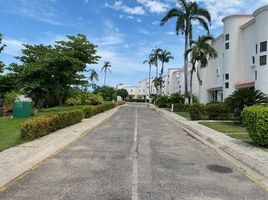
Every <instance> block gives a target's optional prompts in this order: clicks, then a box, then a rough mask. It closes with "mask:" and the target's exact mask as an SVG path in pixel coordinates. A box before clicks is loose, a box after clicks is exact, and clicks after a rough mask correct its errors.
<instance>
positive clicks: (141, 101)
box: [126, 99, 147, 103]
mask: <svg viewBox="0 0 268 200" xmlns="http://www.w3.org/2000/svg"><path fill="white" fill-rule="evenodd" d="M126 101H127V102H137V103H146V101H147V100H146V99H128V100H126Z"/></svg>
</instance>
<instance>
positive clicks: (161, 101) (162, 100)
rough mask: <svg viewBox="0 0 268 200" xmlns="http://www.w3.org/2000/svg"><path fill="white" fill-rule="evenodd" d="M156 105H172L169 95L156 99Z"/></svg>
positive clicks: (161, 106)
mask: <svg viewBox="0 0 268 200" xmlns="http://www.w3.org/2000/svg"><path fill="white" fill-rule="evenodd" d="M155 105H156V106H158V107H159V108H167V107H169V105H170V100H169V99H168V96H160V97H158V98H157V99H156V101H155Z"/></svg>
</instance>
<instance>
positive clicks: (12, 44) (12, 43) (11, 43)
mask: <svg viewBox="0 0 268 200" xmlns="http://www.w3.org/2000/svg"><path fill="white" fill-rule="evenodd" d="M3 44H5V45H7V47H6V48H5V49H4V51H3V53H5V54H8V55H11V56H17V55H19V54H20V51H21V50H22V49H23V45H22V44H23V42H22V41H20V40H17V39H13V38H6V39H3Z"/></svg>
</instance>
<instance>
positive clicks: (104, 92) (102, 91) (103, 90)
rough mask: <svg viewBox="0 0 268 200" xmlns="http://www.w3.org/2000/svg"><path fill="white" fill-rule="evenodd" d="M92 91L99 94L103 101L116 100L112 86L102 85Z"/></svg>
mask: <svg viewBox="0 0 268 200" xmlns="http://www.w3.org/2000/svg"><path fill="white" fill-rule="evenodd" d="M94 93H95V94H99V95H101V96H102V98H103V99H104V100H105V101H112V100H116V90H115V89H114V88H113V87H109V86H105V85H104V86H102V87H97V88H96V90H95V91H94Z"/></svg>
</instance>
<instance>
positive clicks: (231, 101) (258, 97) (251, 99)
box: [225, 88, 268, 119]
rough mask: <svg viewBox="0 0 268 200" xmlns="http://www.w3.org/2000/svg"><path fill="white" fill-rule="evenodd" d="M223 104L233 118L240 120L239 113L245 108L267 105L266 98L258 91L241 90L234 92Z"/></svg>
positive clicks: (267, 100)
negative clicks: (231, 113) (229, 110)
mask: <svg viewBox="0 0 268 200" xmlns="http://www.w3.org/2000/svg"><path fill="white" fill-rule="evenodd" d="M225 103H226V104H227V106H228V107H229V108H230V109H231V111H233V112H234V113H235V116H236V117H237V118H238V119H241V112H242V111H243V109H244V108H245V107H246V106H253V105H260V104H267V103H268V98H267V96H266V95H265V94H264V93H262V92H261V91H260V90H255V89H251V88H243V89H239V90H236V91H234V92H233V94H232V95H230V96H229V97H228V98H226V99H225Z"/></svg>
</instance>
